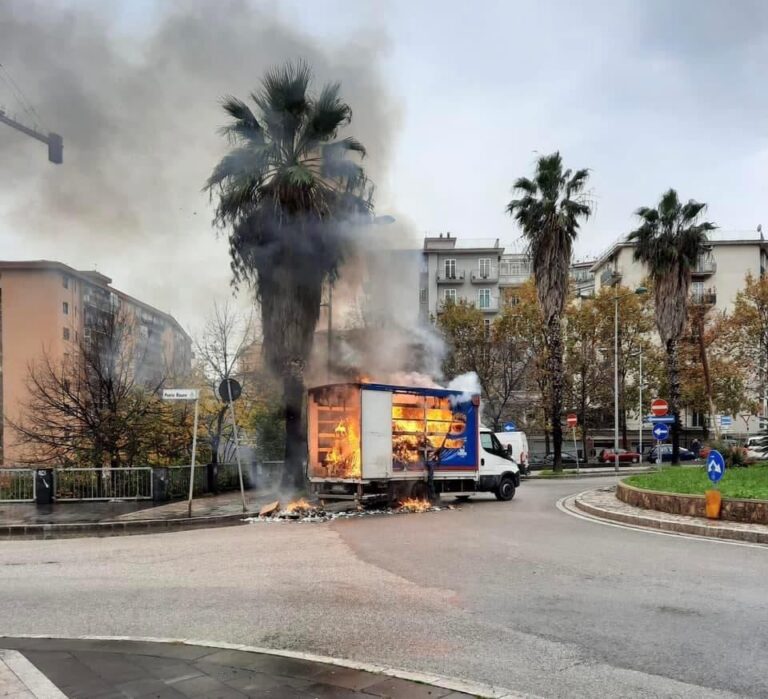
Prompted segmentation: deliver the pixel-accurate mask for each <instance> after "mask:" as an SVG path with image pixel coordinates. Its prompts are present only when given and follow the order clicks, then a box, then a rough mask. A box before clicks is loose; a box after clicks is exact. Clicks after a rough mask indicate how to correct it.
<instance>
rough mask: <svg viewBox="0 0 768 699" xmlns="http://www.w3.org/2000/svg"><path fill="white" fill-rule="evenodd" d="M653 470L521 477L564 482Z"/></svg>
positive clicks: (630, 474) (651, 470)
mask: <svg viewBox="0 0 768 699" xmlns="http://www.w3.org/2000/svg"><path fill="white" fill-rule="evenodd" d="M652 472H653V469H650V468H643V469H637V468H634V469H633V468H628V469H622V470H621V471H619V472H618V473H616V471H614V470H613V469H610V470H609V469H606V471H605V473H594V472H592V473H566V474H565V475H564V476H537V475H536V473H537V472H536V471H533V472H531V473H530V474H528V475H527V476H523V478H525V479H527V480H531V481H536V480H541V481H566V480H578V479H581V478H608V477H610V476H614V477H615V478H621V477H622V476H626V475H629V476H634V475H636V474H638V473H652Z"/></svg>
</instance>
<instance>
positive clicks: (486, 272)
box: [480, 257, 491, 279]
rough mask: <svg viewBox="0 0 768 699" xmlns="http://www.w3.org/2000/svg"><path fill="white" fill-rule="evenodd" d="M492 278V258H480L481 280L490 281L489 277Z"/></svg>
mask: <svg viewBox="0 0 768 699" xmlns="http://www.w3.org/2000/svg"><path fill="white" fill-rule="evenodd" d="M490 276H491V258H490V257H481V258H480V278H481V279H488V277H490Z"/></svg>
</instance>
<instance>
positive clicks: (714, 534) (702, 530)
mask: <svg viewBox="0 0 768 699" xmlns="http://www.w3.org/2000/svg"><path fill="white" fill-rule="evenodd" d="M581 495H583V493H579V494H578V495H576V496H574V497H573V505H574V506H575V507H576V509H577V510H581V511H582V512H585V513H586V514H588V515H591V516H592V517H596V518H597V519H602V520H610V521H612V522H621V523H622V524H629V525H631V526H634V527H638V528H641V529H653V530H657V531H665V532H673V533H677V534H690V535H693V536H701V537H707V538H710V539H727V540H730V541H746V542H749V543H753V544H768V528H766V531H765V532H756V531H746V530H742V529H736V528H728V527H717V526H712V525H708V524H700V523H699V522H677V521H674V520H670V519H658V518H656V517H646V516H644V515H635V514H626V513H623V512H613V511H611V510H606V509H603V508H602V507H597V506H595V505H591V504H589V503H585V502H583V501H581V500H580V499H579V497H580V496H581Z"/></svg>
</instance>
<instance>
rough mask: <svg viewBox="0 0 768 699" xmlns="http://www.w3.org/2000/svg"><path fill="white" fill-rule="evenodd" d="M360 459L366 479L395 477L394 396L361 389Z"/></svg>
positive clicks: (388, 393) (385, 392) (383, 392)
mask: <svg viewBox="0 0 768 699" xmlns="http://www.w3.org/2000/svg"><path fill="white" fill-rule="evenodd" d="M361 418H362V419H361V421H360V422H361V429H362V435H361V436H362V439H361V447H362V450H361V454H360V456H361V458H362V474H363V479H374V478H388V477H389V476H391V475H392V394H391V393H390V392H389V391H371V390H366V389H363V390H362V415H361Z"/></svg>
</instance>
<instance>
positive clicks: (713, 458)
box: [707, 449, 725, 483]
mask: <svg viewBox="0 0 768 699" xmlns="http://www.w3.org/2000/svg"><path fill="white" fill-rule="evenodd" d="M724 473H725V459H724V458H723V455H722V454H721V453H720V452H719V451H717V450H716V449H713V450H712V451H711V452H709V456H708V457H707V476H708V477H709V480H711V481H712V482H713V483H717V482H718V481H719V480H720V479H721V478H722V477H723V474H724Z"/></svg>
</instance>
